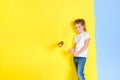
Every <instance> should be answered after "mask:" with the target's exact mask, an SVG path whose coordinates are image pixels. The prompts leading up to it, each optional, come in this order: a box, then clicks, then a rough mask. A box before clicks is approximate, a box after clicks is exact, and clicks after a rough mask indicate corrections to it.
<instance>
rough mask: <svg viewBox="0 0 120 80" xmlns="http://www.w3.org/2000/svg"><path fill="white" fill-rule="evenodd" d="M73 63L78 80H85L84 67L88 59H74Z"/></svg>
mask: <svg viewBox="0 0 120 80" xmlns="http://www.w3.org/2000/svg"><path fill="white" fill-rule="evenodd" d="M73 61H74V65H75V68H76V72H77V75H78V80H85V76H84V66H85V62H86V57H73Z"/></svg>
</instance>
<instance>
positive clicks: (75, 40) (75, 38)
mask: <svg viewBox="0 0 120 80" xmlns="http://www.w3.org/2000/svg"><path fill="white" fill-rule="evenodd" d="M73 42H74V43H76V42H77V36H76V35H75V37H74V41H73Z"/></svg>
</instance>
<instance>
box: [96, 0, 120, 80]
mask: <svg viewBox="0 0 120 80" xmlns="http://www.w3.org/2000/svg"><path fill="white" fill-rule="evenodd" d="M94 2H95V3H94V4H95V6H94V8H95V18H96V25H95V35H96V48H97V70H98V79H99V80H120V77H119V73H120V69H119V68H120V51H119V50H120V47H119V45H120V25H119V23H120V9H119V8H120V1H119V0H95V1H94Z"/></svg>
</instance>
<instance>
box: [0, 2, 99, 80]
mask: <svg viewBox="0 0 120 80" xmlns="http://www.w3.org/2000/svg"><path fill="white" fill-rule="evenodd" d="M76 18H84V19H85V20H86V23H87V29H88V33H89V34H90V36H91V42H90V46H89V55H88V59H87V63H86V66H85V74H86V80H97V73H96V52H95V37H94V25H95V18H94V1H93V0H1V1H0V80H77V76H76V73H75V67H74V65H73V62H72V57H73V56H72V55H71V54H69V53H68V52H67V49H66V48H65V47H63V48H58V47H57V43H58V42H59V41H61V40H63V41H64V42H65V44H66V45H67V46H69V47H72V41H73V37H74V35H75V32H74V30H73V28H72V27H73V26H72V21H73V20H74V19H76Z"/></svg>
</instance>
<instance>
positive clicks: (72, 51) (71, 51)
mask: <svg viewBox="0 0 120 80" xmlns="http://www.w3.org/2000/svg"><path fill="white" fill-rule="evenodd" d="M68 52H70V53H72V54H73V55H74V56H75V55H76V53H75V49H74V48H70V49H69V50H68Z"/></svg>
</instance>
